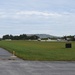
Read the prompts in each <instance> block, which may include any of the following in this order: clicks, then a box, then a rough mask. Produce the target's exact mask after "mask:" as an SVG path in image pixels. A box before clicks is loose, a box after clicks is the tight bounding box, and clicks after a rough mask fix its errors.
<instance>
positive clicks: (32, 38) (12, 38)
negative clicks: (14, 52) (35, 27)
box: [2, 34, 39, 40]
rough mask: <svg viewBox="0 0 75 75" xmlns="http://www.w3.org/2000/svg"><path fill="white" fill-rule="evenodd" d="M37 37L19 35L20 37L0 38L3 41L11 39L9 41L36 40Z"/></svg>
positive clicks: (6, 36) (7, 36)
mask: <svg viewBox="0 0 75 75" xmlns="http://www.w3.org/2000/svg"><path fill="white" fill-rule="evenodd" d="M38 38H39V37H38V36H36V35H31V36H27V35H26V34H21V35H16V36H13V35H4V36H3V37H2V39H3V40H5V39H11V40H29V39H30V40H37V39H38Z"/></svg>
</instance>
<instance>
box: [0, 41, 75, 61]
mask: <svg viewBox="0 0 75 75" xmlns="http://www.w3.org/2000/svg"><path fill="white" fill-rule="evenodd" d="M0 47H2V48H5V49H6V50H8V51H9V52H13V51H15V52H16V55H17V56H18V57H20V58H22V59H24V60H40V61H42V60H46V61H75V42H72V48H65V42H39V41H24V40H22V41H21V40H20V41H16V40H15V41H0Z"/></svg>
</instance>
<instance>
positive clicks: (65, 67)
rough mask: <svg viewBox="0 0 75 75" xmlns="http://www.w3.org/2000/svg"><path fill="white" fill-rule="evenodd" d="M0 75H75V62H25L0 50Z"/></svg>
mask: <svg viewBox="0 0 75 75" xmlns="http://www.w3.org/2000/svg"><path fill="white" fill-rule="evenodd" d="M3 55H4V56H3ZM9 58H10V59H9ZM14 59H15V60H14ZM0 75H75V61H71V62H70V61H24V60H21V59H19V58H17V57H15V58H12V54H10V53H9V52H7V51H6V50H4V49H2V48H0Z"/></svg>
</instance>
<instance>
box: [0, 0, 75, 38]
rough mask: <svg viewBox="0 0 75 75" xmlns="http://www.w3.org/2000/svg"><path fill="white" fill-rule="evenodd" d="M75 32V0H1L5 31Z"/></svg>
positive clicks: (1, 27)
mask: <svg viewBox="0 0 75 75" xmlns="http://www.w3.org/2000/svg"><path fill="white" fill-rule="evenodd" d="M36 33H38V34H42V33H44V34H50V35H56V36H63V35H75V0H0V37H1V36H2V35H5V34H12V35H17V34H18V35H19V34H36Z"/></svg>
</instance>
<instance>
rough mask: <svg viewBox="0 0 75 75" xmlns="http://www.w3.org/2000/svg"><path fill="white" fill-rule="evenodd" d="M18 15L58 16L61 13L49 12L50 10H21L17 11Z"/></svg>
mask: <svg viewBox="0 0 75 75" xmlns="http://www.w3.org/2000/svg"><path fill="white" fill-rule="evenodd" d="M16 14H17V15H38V16H45V17H46V16H47V17H48V16H53V17H56V16H58V17H59V16H61V15H60V14H58V13H49V12H39V11H20V12H17V13H16Z"/></svg>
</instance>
